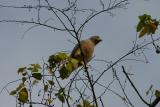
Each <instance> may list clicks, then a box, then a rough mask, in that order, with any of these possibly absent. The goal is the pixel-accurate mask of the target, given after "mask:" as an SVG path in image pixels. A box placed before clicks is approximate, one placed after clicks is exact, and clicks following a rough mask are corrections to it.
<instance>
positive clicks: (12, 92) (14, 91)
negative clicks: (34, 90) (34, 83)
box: [9, 90, 17, 96]
mask: <svg viewBox="0 0 160 107" xmlns="http://www.w3.org/2000/svg"><path fill="white" fill-rule="evenodd" d="M9 94H10V95H12V96H14V95H16V94H17V90H13V91H11V92H10V93H9Z"/></svg>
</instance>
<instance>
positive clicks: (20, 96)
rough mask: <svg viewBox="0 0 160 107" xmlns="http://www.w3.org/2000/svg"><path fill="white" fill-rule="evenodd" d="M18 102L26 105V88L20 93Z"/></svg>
mask: <svg viewBox="0 0 160 107" xmlns="http://www.w3.org/2000/svg"><path fill="white" fill-rule="evenodd" d="M18 100H19V101H20V102H22V103H26V102H27V101H28V91H27V89H26V88H25V87H23V88H22V89H21V90H20V91H19V93H18Z"/></svg>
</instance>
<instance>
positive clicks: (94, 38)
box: [89, 35, 102, 45]
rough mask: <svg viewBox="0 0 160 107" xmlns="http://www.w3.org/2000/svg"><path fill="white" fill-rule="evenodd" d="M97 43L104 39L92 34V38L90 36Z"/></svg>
mask: <svg viewBox="0 0 160 107" xmlns="http://www.w3.org/2000/svg"><path fill="white" fill-rule="evenodd" d="M89 39H90V40H91V41H92V42H93V43H94V44H95V45H97V44H98V43H99V42H101V41H102V39H101V38H100V37H99V36H97V35H96V36H91V37H90V38H89Z"/></svg>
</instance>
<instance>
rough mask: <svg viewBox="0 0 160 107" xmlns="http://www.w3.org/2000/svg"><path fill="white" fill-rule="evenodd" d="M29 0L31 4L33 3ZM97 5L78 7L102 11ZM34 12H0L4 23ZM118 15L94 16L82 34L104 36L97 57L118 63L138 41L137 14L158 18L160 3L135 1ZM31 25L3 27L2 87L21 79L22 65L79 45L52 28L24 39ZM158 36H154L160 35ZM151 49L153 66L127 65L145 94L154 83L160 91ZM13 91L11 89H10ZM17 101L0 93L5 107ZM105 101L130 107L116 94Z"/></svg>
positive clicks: (87, 0) (85, 0)
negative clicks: (88, 7)
mask: <svg viewBox="0 0 160 107" xmlns="http://www.w3.org/2000/svg"><path fill="white" fill-rule="evenodd" d="M20 1H21V2H20ZM29 1H30V0H28V2H26V3H28V4H29ZM91 1H92V2H91ZM97 1H98V0H81V2H80V4H79V5H80V6H84V8H86V7H87V6H88V5H90V6H93V7H94V6H95V8H98V5H99V4H98V3H99V2H97ZM103 1H106V0H103ZM0 4H5V5H7V4H9V5H18V6H21V5H23V4H24V2H23V0H15V1H13V0H0ZM57 5H60V6H63V5H65V3H64V2H63V0H60V1H59V2H58V3H57ZM96 6H97V7H96ZM24 11H25V13H24ZM33 13H34V12H33V11H31V12H28V11H27V10H20V11H17V10H14V9H7V8H0V20H2V19H18V18H19V19H22V20H23V19H24V20H25V19H27V18H28V17H30V16H33V17H36V15H35V14H33ZM113 13H114V14H115V16H114V17H113V16H109V15H108V14H103V15H99V16H97V17H96V18H94V19H93V20H92V21H90V22H89V23H88V24H87V26H86V27H85V29H84V32H83V34H82V39H85V38H88V37H89V36H92V35H95V34H97V35H100V37H101V38H102V39H103V42H102V43H100V44H98V46H97V47H96V49H95V58H96V59H104V60H107V61H115V60H117V59H118V58H120V57H121V56H122V55H124V54H125V53H126V52H127V51H128V50H130V49H131V48H132V46H133V41H134V40H135V38H136V30H135V26H136V24H137V23H138V16H139V15H142V14H144V13H146V14H149V15H151V16H152V17H153V18H156V19H160V0H146V1H145V0H131V1H130V4H128V5H127V9H125V10H124V9H117V10H116V11H113ZM26 14H27V15H28V16H26ZM41 15H42V17H43V16H45V15H48V13H45V11H42V13H41ZM49 15H51V14H49ZM24 16H25V17H24ZM29 27H30V26H29V25H22V24H14V23H0V73H1V75H0V81H1V82H0V89H2V88H3V86H5V85H6V83H8V82H10V81H13V80H16V79H17V78H19V76H18V75H17V72H16V71H17V69H18V68H19V67H22V66H27V65H29V64H31V63H42V57H43V58H44V59H46V60H47V58H48V56H49V55H51V54H53V53H56V52H59V51H71V50H72V48H73V47H74V44H72V43H71V42H69V41H68V40H71V41H74V42H76V41H75V40H74V38H72V37H71V36H70V35H69V34H68V33H66V32H57V31H56V32H54V31H53V30H52V29H48V28H45V27H37V28H33V29H32V30H30V31H28V32H27V33H26V34H25V36H24V37H23V38H22V36H23V34H24V32H25V31H26V30H27V29H28V28H29ZM159 33H160V32H158V33H157V34H156V35H155V36H157V37H158V36H159V35H158V34H159ZM144 39H148V38H147V37H145V38H142V39H141V40H139V41H138V42H139V43H140V42H142V41H143V40H144ZM149 40H150V39H149ZM159 44H160V43H159ZM150 49H151V50H148V51H146V57H147V59H148V61H149V63H147V64H145V63H141V62H127V64H126V67H127V69H129V70H130V72H132V73H134V77H133V81H134V82H135V84H136V86H137V87H138V89H139V90H140V92H141V93H142V95H144V96H145V92H146V90H147V89H148V88H149V86H150V85H151V84H153V85H154V89H160V84H159V83H160V79H159V76H160V71H159V69H160V68H159V67H160V66H159V64H160V55H158V54H156V53H155V50H154V49H153V47H150ZM141 58H142V57H141ZM95 63H97V65H101V64H100V62H94V63H93V64H95ZM107 77H108V75H107V74H104V76H103V77H102V80H103V81H107V79H106V78H107ZM108 78H110V77H108ZM128 86H129V85H128ZM13 87H14V86H10V89H11V88H13ZM131 93H133V94H135V93H134V91H133V90H131ZM145 97H146V96H145ZM146 98H147V97H146ZM131 99H132V100H133V103H134V104H135V107H144V104H143V103H142V102H141V101H140V100H139V98H138V97H133V98H131ZM15 101H16V100H15V98H13V97H12V96H9V95H8V93H7V92H6V91H3V92H2V93H1V94H0V107H15ZM104 102H105V104H106V107H114V106H115V107H116V106H119V107H124V106H125V105H124V104H123V103H122V101H121V100H120V99H119V98H117V97H116V96H114V97H113V94H108V95H106V101H104ZM159 106H160V104H159ZM157 107H158V106H157Z"/></svg>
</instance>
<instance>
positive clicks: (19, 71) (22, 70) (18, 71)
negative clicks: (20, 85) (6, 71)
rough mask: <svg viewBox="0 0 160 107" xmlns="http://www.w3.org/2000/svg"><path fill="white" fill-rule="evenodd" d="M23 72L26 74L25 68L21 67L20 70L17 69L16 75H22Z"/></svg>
mask: <svg viewBox="0 0 160 107" xmlns="http://www.w3.org/2000/svg"><path fill="white" fill-rule="evenodd" d="M24 72H26V67H22V68H19V69H18V70H17V73H18V74H19V73H24Z"/></svg>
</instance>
